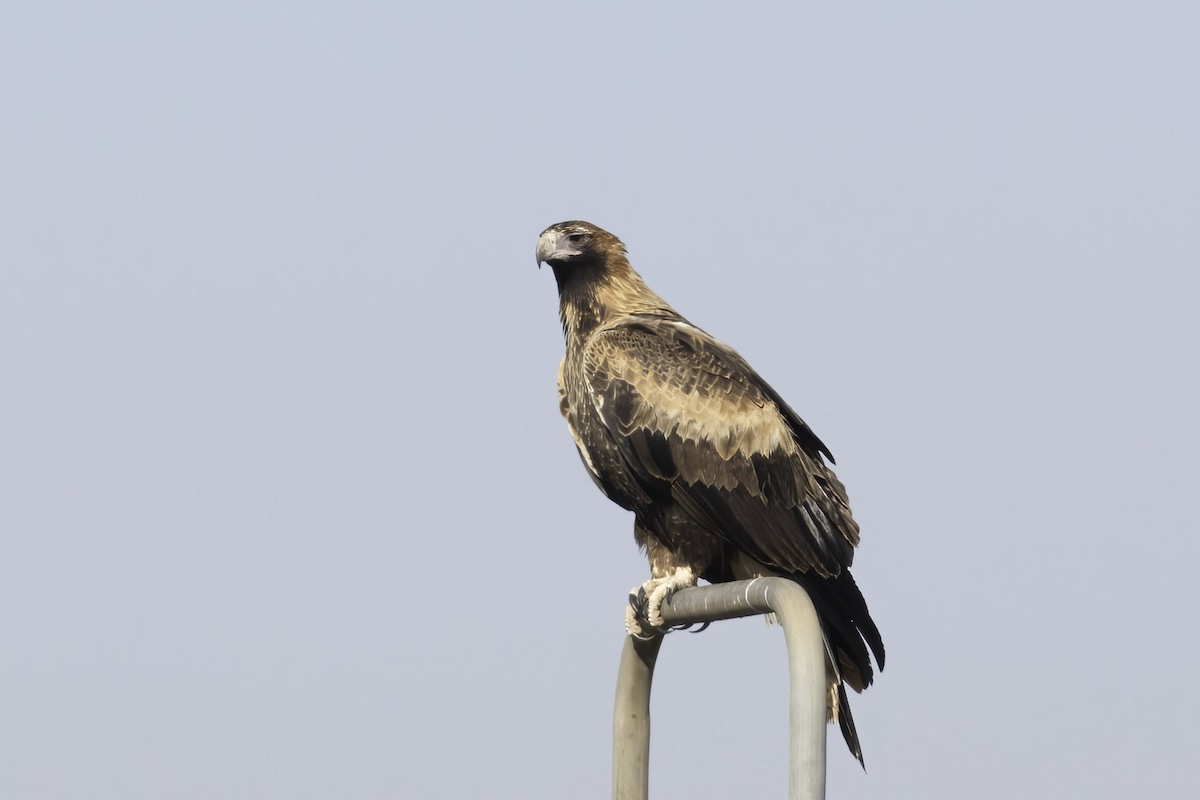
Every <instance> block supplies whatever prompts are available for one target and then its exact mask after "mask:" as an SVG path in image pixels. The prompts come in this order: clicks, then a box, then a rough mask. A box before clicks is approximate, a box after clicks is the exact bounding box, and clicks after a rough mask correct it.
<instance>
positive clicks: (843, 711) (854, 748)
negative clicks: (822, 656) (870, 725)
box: [837, 681, 867, 772]
mask: <svg viewBox="0 0 1200 800" xmlns="http://www.w3.org/2000/svg"><path fill="white" fill-rule="evenodd" d="M837 693H838V727H839V728H841V729H842V738H843V739H845V740H846V746H847V747H849V748H850V752H851V753H853V754H854V757H855V758H857V759H858V763H859V764H861V765H862V768H863V772H866V771H867V762H865V761H863V754H862V744H861V743H860V742H859V741H858V729H856V728H855V727H854V715H853V714H851V713H850V698H849V697H847V696H846V684H844V683H842V682H840V681H839V682H838V687H837Z"/></svg>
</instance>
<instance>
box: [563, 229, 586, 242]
mask: <svg viewBox="0 0 1200 800" xmlns="http://www.w3.org/2000/svg"><path fill="white" fill-rule="evenodd" d="M587 240H588V235H587V234H586V233H580V232H579V231H576V232H575V233H568V234H567V241H568V242H569V243H570V244H573V245H580V244H583V243H584V242H586V241H587Z"/></svg>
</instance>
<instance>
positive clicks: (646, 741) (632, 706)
mask: <svg viewBox="0 0 1200 800" xmlns="http://www.w3.org/2000/svg"><path fill="white" fill-rule="evenodd" d="M662 641H663V637H661V636H655V637H653V638H651V639H635V638H633V637H632V636H626V637H625V648H624V649H623V650H622V651H621V666H620V668H619V670H618V672H617V702H616V704H615V705H614V706H613V761H612V787H613V794H612V796H613V800H647V797H648V795H649V794H650V682H651V680H652V679H653V678H654V662H655V661H656V660H657V659H658V649H659V648H660V647H662Z"/></svg>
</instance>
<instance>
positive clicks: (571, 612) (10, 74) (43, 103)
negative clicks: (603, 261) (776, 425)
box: [0, 2, 1200, 800]
mask: <svg viewBox="0 0 1200 800" xmlns="http://www.w3.org/2000/svg"><path fill="white" fill-rule="evenodd" d="M1197 30H1200V11H1197V10H1196V6H1195V4H1194V3H1183V2H1180V3H1165V2H1143V3H1136V4H1135V3H1104V2H1099V3H1098V2H1071V3H1068V2H1057V3H1054V2H1051V3H1046V2H1038V3H1028V2H1005V3H989V4H979V3H971V4H964V3H952V2H907V3H866V4H863V3H857V4H846V3H840V4H814V3H766V4H743V5H742V6H740V7H737V8H734V7H733V5H732V4H724V3H723V4H716V3H696V2H693V3H665V2H654V3H604V4H597V3H589V4H563V3H495V4H486V5H485V4H476V5H475V6H473V7H471V6H461V5H455V4H446V3H420V4H418V3H388V2H377V3H361V2H342V3H313V2H287V3H285V2H274V3H246V2H238V3H213V2H206V3H171V4H161V3H158V4H152V3H122V2H109V3H95V4H91V3H41V4H34V3H22V4H9V5H7V6H6V7H5V10H4V11H2V12H0V92H2V94H0V99H2V101H3V117H2V122H0V376H2V377H0V753H3V757H2V758H0V796H3V797H5V798H79V799H80V800H84V799H86V800H96V798H121V800H136V799H139V798H147V799H149V798H154V800H158V799H159V798H166V797H169V798H179V799H180V800H190V799H191V798H197V799H199V798H205V799H207V798H248V799H249V798H288V799H289V800H290V799H292V798H331V797H354V798H414V799H415V798H465V797H502V798H508V797H511V798H564V797H607V796H608V792H609V769H610V740H609V737H610V724H611V709H612V696H613V687H614V681H615V676H616V667H617V659H618V655H619V652H620V647H621V642H622V636H623V629H622V619H623V607H624V603H625V593H626V591H627V590H628V588H629V587H630V586H632V585H634V584H637V583H640V582H641V581H642V580H644V578H645V574H646V566H645V561H644V558H643V557H642V556H641V555H640V554H639V553H638V552H637V551H636V548H635V546H634V544H633V540H632V536H631V527H632V520H631V518H630V517H629V515H628V514H627V513H625V512H623V511H621V510H620V509H618V508H617V507H615V506H613V505H611V504H610V503H609V502H608V501H607V500H605V499H604V498H603V497H602V496H601V495H600V493H599V492H597V491H596V489H595V487H594V486H593V485H592V483H591V481H590V480H588V478H587V477H586V475H585V473H584V470H583V468H582V466H581V465H580V464H579V461H578V457H577V456H576V453H575V451H574V448H573V446H572V445H571V442H570V438H569V436H568V434H567V432H566V428H565V425H564V423H563V422H562V420H561V418H560V417H559V414H558V409H557V401H556V397H555V390H554V378H555V370H556V368H557V363H558V360H559V358H560V357H561V353H562V339H561V331H560V329H559V324H558V319H557V298H556V295H555V289H554V280H553V276H552V275H551V274H550V272H549V270H546V269H543V270H542V271H540V272H539V271H538V270H537V269H535V268H534V259H533V251H534V246H535V243H536V239H537V235H538V233H539V232H540V231H541V230H542V229H543V228H544V227H546V226H547V225H549V224H551V223H553V222H557V221H560V220H563V219H572V218H583V219H588V220H591V221H593V222H595V223H597V224H600V225H602V226H604V227H606V228H608V229H610V230H612V231H614V232H615V233H617V234H618V235H619V236H621V237H622V238H623V239H624V240H625V242H626V243H627V244H628V246H629V249H630V253H631V256H632V259H633V263H634V265H635V266H636V267H637V268H638V269H639V270H640V271H641V273H642V274H643V276H644V277H645V278H646V280H647V282H648V283H649V284H650V285H651V286H652V287H653V288H654V289H655V290H656V291H658V292H659V293H660V294H662V295H663V296H664V297H666V298H667V299H668V300H669V301H670V302H671V303H672V304H673V305H675V306H676V307H677V308H678V309H679V310H680V311H681V312H682V313H684V314H685V315H687V316H688V317H689V318H690V319H691V320H692V321H694V322H696V323H697V324H699V325H701V326H703V327H705V328H706V329H708V330H709V331H710V332H712V333H713V334H715V335H716V336H718V337H719V338H721V339H723V340H725V341H726V342H728V343H730V344H731V345H733V346H734V347H736V348H737V349H738V350H739V351H740V352H741V353H742V354H743V355H744V356H746V358H747V359H748V360H749V361H750V362H751V363H752V364H754V365H755V367H756V368H757V369H758V371H759V372H760V373H762V375H763V376H764V377H766V379H767V380H769V381H770V382H771V383H772V384H773V385H774V386H775V387H776V388H777V389H778V390H779V391H780V392H781V393H782V394H783V395H784V397H786V398H787V399H788V400H789V402H790V403H791V404H792V405H793V406H795V407H796V408H797V409H798V410H799V411H800V413H801V414H802V415H803V416H804V417H805V419H806V420H807V421H808V422H809V423H810V424H811V425H812V426H813V428H814V429H815V430H816V432H817V433H818V435H819V436H821V438H823V439H824V440H825V441H826V442H827V443H828V444H829V445H830V447H831V448H832V449H833V452H834V454H835V455H836V456H837V458H838V473H839V475H840V476H841V477H842V479H843V480H844V481H845V483H846V484H847V486H848V487H849V490H850V495H851V499H852V501H853V503H854V508H855V513H856V516H857V517H858V519H859V520H860V522H861V524H862V528H863V544H862V547H861V549H860V551H859V557H858V559H857V561H856V564H855V574H856V576H857V578H858V581H859V584H860V585H861V586H862V588H863V590H864V592H865V594H866V597H867V599H868V601H869V603H870V605H871V608H872V611H873V613H874V616H875V618H876V620H877V621H878V623H879V626H880V628H881V629H882V631H883V634H884V638H885V640H886V643H887V646H888V655H889V661H888V666H887V669H886V671H885V672H884V673H883V674H882V676H881V677H880V679H879V680H878V682H877V684H876V685H875V686H874V687H873V688H872V689H871V690H870V691H868V692H867V693H866V694H865V695H863V696H860V697H855V698H853V707H854V711H855V717H856V719H857V722H858V727H859V731H860V733H861V736H862V740H863V747H864V751H865V756H866V761H867V767H868V769H869V772H868V773H867V774H866V775H863V774H862V772H861V771H860V770H859V769H858V766H857V764H856V762H855V761H854V760H853V758H852V757H851V756H850V755H849V754H848V753H847V752H846V751H845V750H844V748H843V747H842V745H841V742H840V739H839V738H838V734H837V732H836V730H831V731H830V766H829V787H830V789H829V793H830V796H831V797H839V798H883V797H887V798H904V797H922V798H961V797H973V798H1012V797H1030V796H1042V797H1055V796H1079V797H1083V796H1088V797H1111V798H1124V797H1131V796H1141V797H1171V796H1175V797H1179V796H1184V795H1187V794H1189V793H1190V792H1192V791H1194V789H1195V777H1194V769H1193V768H1192V767H1191V766H1190V765H1191V764H1192V762H1193V760H1194V758H1195V755H1196V753H1197V752H1198V751H1200V733H1198V730H1200V726H1198V721H1197V713H1198V712H1200V689H1198V688H1197V682H1196V681H1195V679H1194V678H1193V676H1192V673H1193V671H1194V669H1195V664H1196V663H1197V660H1198V658H1200V645H1197V641H1196V636H1195V633H1194V630H1195V627H1196V625H1197V618H1198V616H1200V614H1198V611H1200V589H1198V588H1197V580H1196V577H1195V570H1196V563H1197V559H1198V558H1200V542H1198V537H1197V532H1198V527H1200V526H1198V522H1200V515H1198V513H1197V510H1196V505H1195V495H1196V485H1197V479H1198V478H1200V469H1198V467H1197V462H1196V453H1197V451H1198V447H1200V426H1198V424H1197V412H1198V409H1200V363H1198V362H1200V358H1198V355H1200V322H1198V319H1200V279H1198V277H1197V267H1198V266H1200V247H1198V246H1197V233H1198V222H1200V156H1198V153H1200V146H1198V143H1200V104H1198V103H1197V101H1196V78H1197V75H1200V56H1198V55H1197V48H1196V31H1197ZM786 691H787V683H786V665H785V659H784V648H783V640H782V635H781V633H780V631H779V630H778V629H777V628H768V627H767V626H765V625H764V624H763V623H762V622H761V621H759V620H754V619H751V620H742V621H738V622H729V623H722V624H719V625H714V626H713V627H712V628H711V629H710V630H708V631H707V632H705V633H703V634H701V635H698V636H690V635H682V634H677V635H672V636H671V637H670V638H669V639H668V641H667V642H666V643H665V645H664V647H663V652H662V656H661V658H660V660H659V668H658V673H657V676H656V684H655V694H654V705H653V713H654V726H655V727H654V744H653V751H652V786H651V789H652V793H653V794H654V795H655V796H656V797H660V798H661V797H705V798H707V797H712V798H718V797H733V796H741V797H749V796H764V797H781V796H783V794H784V790H785V786H786V761H787V754H786V742H787V718H786V713H787V712H786V709H787V704H786ZM756 792H758V793H761V794H759V795H756V794H755V793H756Z"/></svg>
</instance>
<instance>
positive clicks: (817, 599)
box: [790, 569, 886, 689]
mask: <svg viewBox="0 0 1200 800" xmlns="http://www.w3.org/2000/svg"><path fill="white" fill-rule="evenodd" d="M790 577H791V578H792V580H794V581H796V583H799V584H800V585H801V586H803V587H804V590H805V591H807V592H808V596H809V597H810V598H812V602H813V606H815V607H816V609H817V615H818V616H820V618H821V623H822V625H824V627H825V635H826V636H828V637H829V640H830V644H831V645H833V647H834V648H835V650H841V651H842V652H843V653H845V654H846V655H847V656H848V657H849V658H850V661H851V662H852V663H853V664H854V666H856V667H857V668H858V671H859V674H860V675H862V681H863V688H864V689H865V688H866V687H867V686H870V685H871V680H872V677H873V675H874V671H873V670H872V669H871V656H870V655H868V653H867V648H868V647H870V648H871V651H870V652H871V654H873V655H874V656H875V663H877V664H878V665H879V669H881V670H882V669H883V663H884V658H885V657H886V651H885V650H884V647H883V637H882V636H880V635H879V628H877V627H875V621H874V620H872V619H871V613H870V612H869V611H868V610H867V601H866V600H865V599H863V596H862V592H860V591H859V589H858V584H856V583H855V582H854V576H853V575H851V574H850V570H846V569H844V570H842V573H841V574H840V575H838V576H837V577H836V578H825V579H822V578H816V577H813V576H811V575H805V574H803V573H796V574H794V575H791V576H790Z"/></svg>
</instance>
